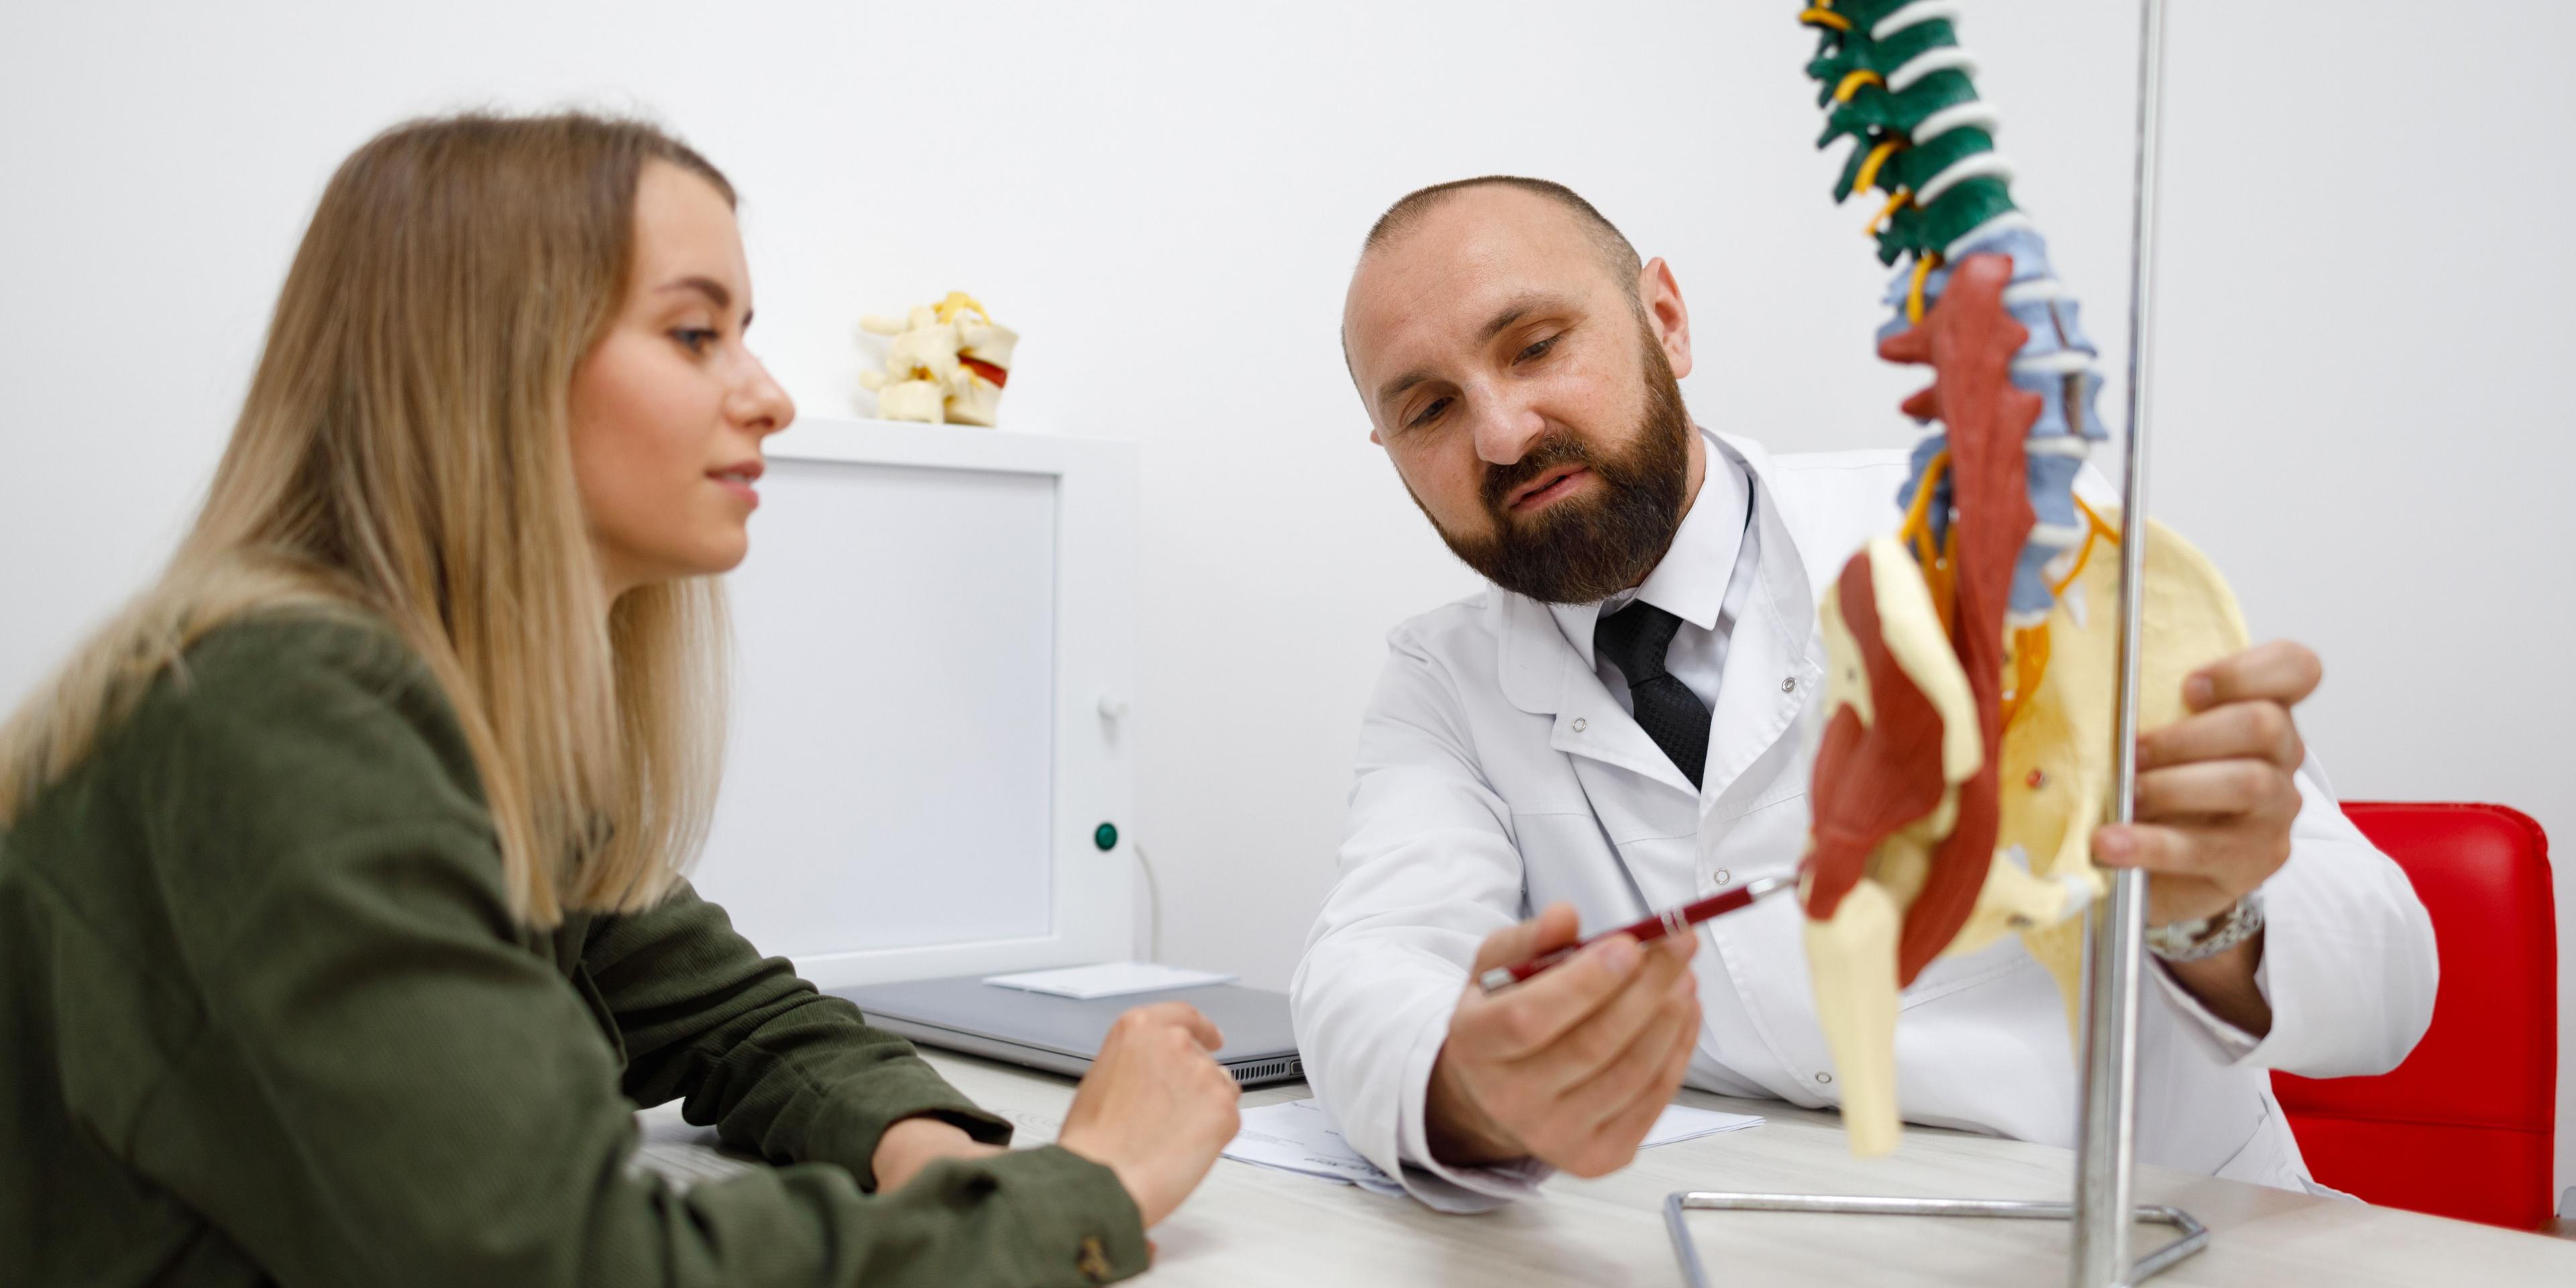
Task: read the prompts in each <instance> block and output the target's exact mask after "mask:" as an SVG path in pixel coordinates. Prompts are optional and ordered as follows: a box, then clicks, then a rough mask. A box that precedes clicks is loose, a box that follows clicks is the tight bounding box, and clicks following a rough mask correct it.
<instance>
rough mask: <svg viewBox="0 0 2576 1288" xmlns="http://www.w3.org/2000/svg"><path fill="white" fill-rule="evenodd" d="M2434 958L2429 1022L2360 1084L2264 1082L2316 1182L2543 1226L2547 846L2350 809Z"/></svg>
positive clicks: (2524, 825)
mask: <svg viewBox="0 0 2576 1288" xmlns="http://www.w3.org/2000/svg"><path fill="white" fill-rule="evenodd" d="M2344 813H2345V814H2346V815H2348V816H2350V817H2351V819H2352V821H2353V822H2354V823H2355V824H2357V825H2359V827H2360V828H2361V830H2362V833H2363V834H2364V835H2366V836H2368V837H2369V838H2370V839H2371V842H2372V843H2373V844H2375V845H2377V846H2378V847H2379V848H2380V850H2381V851H2383V852H2384V853H2386V854H2387V855H2388V857H2390V858H2392V859H2395V860H2396V861H2397V866H2399V867H2400V868H2403V869H2405V871H2406V875H2407V877H2408V878H2409V879H2410V880H2412V881H2413V882H2414V883H2415V893H2416V896H2417V897H2418V898H2420V899H2422V900H2423V901H2424V910H2425V912H2427V913H2428V914H2430V915H2431V916H2432V919H2433V939H2434V941H2435V943H2436V944H2438V945H2439V946H2440V949H2441V954H2442V982H2441V989H2440V991H2439V992H2437V993H2436V994H2435V995H2434V1000H2433V1024H2432V1027H2431V1028H2429V1029H2427V1030H2426V1031H2425V1033H2424V1040H2423V1041H2422V1042H2420V1043H2418V1044H2416V1047H2415V1050H2414V1052H2413V1053H2412V1054H2410V1055H2408V1056H2407V1057H2406V1062H2405V1063H2404V1064H2401V1065H2399V1066H2397V1068H2396V1069H2394V1070H2393V1071H2391V1072H2389V1073H2386V1074H2383V1075H2381V1076H2379V1077H2375V1078H2330V1079H2323V1080H2319V1079H2310V1078H2299V1077H2293V1076H2291V1075H2289V1074H2284V1073H2276V1074H2274V1075H2272V1087H2273V1089H2274V1091H2275V1092H2276V1093H2277V1094H2278V1095H2279V1096H2280V1098H2281V1106H2282V1108H2283V1109H2285V1110H2287V1111H2288V1112H2289V1118H2290V1127H2291V1130H2292V1132H2293V1133H2295V1134H2296V1135H2297V1136H2298V1139H2299V1150H2300V1152H2301V1153H2303V1154H2305V1155H2306V1156H2307V1160H2308V1168H2309V1170H2310V1171H2312V1172H2314V1173H2315V1175H2316V1178H2317V1179H2318V1180H2319V1181H2321V1182H2323V1183H2325V1184H2327V1185H2331V1186H2334V1187H2335V1188H2337V1189H2342V1190H2349V1191H2351V1192H2352V1193H2353V1194H2356V1195H2358V1196H2360V1197H2361V1198H2363V1199H2366V1200H2368V1201H2370V1202H2372V1203H2381V1204H2386V1205H2387V1206H2390V1207H2401V1208H2407V1209H2410V1210H2413V1211H2417V1212H2430V1213H2433V1214H2435V1215H2437V1216H2449V1217H2459V1218H2462V1219H2465V1220H2470V1221H2484V1222H2487V1223H2489V1224H2491V1225H2506V1226H2512V1227H2514V1228H2516V1229H2523V1230H2528V1229H2532V1228H2535V1227H2537V1226H2539V1225H2540V1224H2541V1223H2542V1222H2544V1221H2546V1220H2548V1219H2549V1215H2550V1212H2549V1204H2550V1164H2551V1161H2552V1153H2553V1149H2554V1145H2555V1140H2556V1126H2557V1098H2558V938H2557V925H2556V920H2555V910H2554V906H2553V903H2552V900H2551V895H2550V881H2549V839H2548V837H2547V836H2546V835H2544V834H2543V833H2542V832H2541V830H2540V825H2539V824H2538V823H2535V822H2533V821H2532V820H2531V819H2530V818H2529V817H2528V816H2526V815H2524V814H2522V813H2520V812H2518V811H2515V810H2511V809H2507V808H2505V807H2504V806H2501V805H2448V804H2422V805H2417V804H2395V803H2379V802H2352V803H2349V804H2346V805H2345V806H2344Z"/></svg>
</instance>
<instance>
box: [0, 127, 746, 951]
mask: <svg viewBox="0 0 2576 1288" xmlns="http://www.w3.org/2000/svg"><path fill="white" fill-rule="evenodd" d="M652 161H662V162H667V163H670V164H674V165H678V166H681V167H683V168H685V169H687V170H689V171H691V172H693V173H695V174H697V175H698V176H700V177H702V178H704V179H705V180H707V181H708V182H709V183H711V184H713V185H714V186H715V187H716V189H717V190H718V191H719V192H721V193H723V194H724V198H725V200H726V201H727V202H728V203H730V202H732V201H733V200H734V194H733V188H732V185H730V184H729V183H727V182H726V181H725V178H724V176H723V175H722V174H720V173H718V172H717V170H716V169H715V167H714V166H712V165H710V164H708V163H707V161H706V160H705V159H704V158H703V157H700V156H699V155H698V154H697V153H695V152H693V151H691V150H689V149H688V148H687V147H686V146H685V145H683V144H681V143H680V142H678V141H677V140H675V139H673V138H671V137H670V136H668V135H666V134H664V133H662V132H661V131H660V130H657V129H655V128H653V127H652V126H649V125H644V124H640V123H636V122H631V121H620V120H608V119H603V118H600V117H595V116H589V115H584V114H578V113H566V114H558V115H550V116H535V117H498V116H490V115H480V114H476V115H464V116H454V117H445V118H439V119H432V120H424V121H415V122H411V123H409V124H405V125H400V126H397V127H395V128H393V129H391V130H388V131H386V132H385V133H384V134H381V135H379V136H377V137H376V138H375V139H374V140H373V141H371V142H369V143H368V144H366V145H365V146H364V147H361V148H359V149H358V150H357V152H356V153H354V154H352V155H351V156H350V157H349V159H348V160H347V161H346V162H344V163H342V164H341V166H340V169H339V172H338V173H336V174H334V175H333V176H332V177H331V182H330V185H329V187H327V188H326V189H325V190H324V191H323V194H322V201H321V205H320V206H319V208H317V209H316V210H315V211H314V214H313V223H312V226H311V227H310V228H308V229H306V231H305V234H304V242H303V245H302V246H301V247H299V248H298V249H297V251H296V254H295V262H294V266H293V267H292V268H290V269H289V270H288V272H287V276H286V286H285V288H284V289H283V290H282V291H280V292H279V294H278V300H277V312H276V316H275V317H274V318H273V319H272V320H271V321H270V323H269V331H268V341H267V344H266V347H265V349H264V351H263V352H262V353H261V356H260V361H259V368H258V371H257V373H256V374H255V375H254V376H253V377H252V379H251V385H250V393H249V395H248V397H246V398H245V399H244V400H243V403H242V410H241V417H240V419H239V420H238V421H237V422H236V423H235V425H234V427H233V434H232V441H231V443H230V445H229V446H227V447H226V449H225V451H224V456H223V461H222V464H221V465H220V466H218V467H217V469H216V471H215V477H214V482H213V484H212V486H211V488H210V489H209V491H208V494H207V497H206V502H205V506H204V509H203V510H202V511H201V512H200V513H199V514H198V516H197V519H196V522H195V523H194V525H193V526H192V527H191V528H190V529H189V531H188V533H187V535H186V536H185V537H184V538H183V539H182V540H181V542H180V545H179V549H178V551H177V553H176V554H175V555H174V556H173V558H172V559H171V562H170V565H169V567H168V568H167V569H166V570H165V571H164V572H163V573H162V575H161V577H160V579H159V580H158V581H157V582H155V583H154V584H153V585H152V586H151V587H150V588H149V589H147V590H146V591H144V592H143V593H142V594H141V595H140V596H138V597H137V598H136V599H135V600H134V601H133V602H132V603H130V604H129V605H127V606H126V608H125V609H124V610H123V611H121V612H120V613H119V614H118V615H117V616H116V617H115V618H114V619H113V620H112V621H110V622H109V623H108V624H107V625H106V626H105V627H104V628H103V629H101V630H100V631H99V632H98V633H97V634H96V635H95V636H93V637H92V638H91V639H90V640H89V641H88V642H87V643H85V644H84V645H83V646H82V647H81V649H80V650H79V651H78V652H77V653H76V654H75V655H74V656H73V658H72V660H71V661H70V663H69V664H68V665H66V666H65V667H64V668H63V670H62V671H61V672H60V673H58V674H57V675H56V676H55V677H54V678H53V680H52V681H51V682H49V683H48V684H47V685H45V686H43V687H42V688H40V689H38V690H37V692H36V694H35V695H34V696H33V697H32V698H31V699H30V700H29V701H28V702H27V703H26V704H25V706H23V707H22V708H21V709H20V710H19V711H18V712H17V714H16V715H15V716H14V717H13V718H11V720H10V721H9V723H8V724H7V726H6V727H5V728H0V825H5V824H7V823H8V822H9V821H10V820H11V819H13V818H15V817H16V816H17V814H18V812H19V810H20V809H21V808H22V807H24V806H25V805H26V804H27V803H28V802H29V801H30V800H32V799H33V798H34V797H35V796H36V795H37V794H38V793H39V792H41V791H42V790H43V789H44V788H46V787H47V786H49V785H51V784H52V783H54V782H56V781H58V780H60V779H61V778H62V777H63V776H64V775H65V774H67V773H69V772H70V771H71V770H72V769H73V768H75V767H76V766H78V765H79V764H80V763H81V761H82V760H83V759H84V758H86V757H87V756H88V755H89V754H90V752H91V751H92V749H93V748H94V747H95V746H96V745H97V743H98V741H99V739H100V738H101V737H102V736H104V735H105V734H106V732H107V731H108V730H110V729H111V728H113V727H114V725H115V724H116V723H117V722H118V721H119V720H121V719H122V718H124V716H125V715H126V714H127V713H129V712H130V711H131V710H132V708H133V705H134V704H135V702H136V701H138V700H139V699H140V698H141V696H142V694H143V692H144V690H145V689H147V688H148V687H149V686H150V685H151V683H152V681H153V680H154V679H155V677H157V676H158V675H159V674H160V673H161V672H162V671H163V670H164V669H167V668H172V667H174V666H176V664H177V663H178V661H179V658H180V655H181V653H182V652H184V651H185V650H186V649H187V648H188V647H189V646H190V645H192V644H193V643H195V642H196V641H197V640H198V639H200V638H202V637H203V636H204V635H205V634H206V633H207V632H209V631H212V630H214V629H215V628H216V627H219V626H221V625H223V624H225V623H227V622H230V621H233V620H236V619H239V618H241V617H243V616H244V615H246V614H251V613H256V612H262V611H268V610H274V609H279V608H285V607H290V606H300V607H307V608H322V609H325V610H349V609H354V610H358V611H360V612H364V613H367V614H372V615H373V616H375V617H377V618H380V619H382V620H383V621H384V622H386V623H388V624H390V625H391V627H392V628H393V630H394V631H395V632H396V633H398V634H399V635H400V636H401V637H402V638H403V640H404V641H405V642H407V643H408V644H409V645H410V646H411V647H412V648H413V649H415V650H417V651H418V652H419V654H420V655H421V657H422V658H424V659H425V660H426V661H427V663H428V666H429V669H430V671H431V673H432V674H433V675H435V676H436V678H437V680H438V682H439V684H440V686H441V687H442V688H443V689H444V690H445V692H446V695H447V698H448V700H449V701H450V703H452V704H453V706H454V707H455V711H456V716H457V718H458V720H459V721H461V722H462V724H463V726H464V729H465V735H466V738H467V740H468V742H469V744H470V745H471V747H472V748H473V753H474V762H475V767H476V769H477V771H478V772H479V774H480V777H481V779H482V788H483V793H484V797H485V800H486V802H487V803H488V805H489V808H490V810H491V816H492V825H493V830H494V832H495V833H496V834H497V837H498V840H499V843H500V849H501V856H502V861H503V865H504V868H505V870H506V875H507V880H508V884H509V889H510V891H511V895H512V899H513V902H514V904H515V906H516V909H517V911H518V912H519V914H520V916H521V917H522V918H523V919H524V920H526V921H527V922H528V923H529V924H531V925H534V926H538V927H550V926H553V925H556V924H558V923H559V922H560V921H561V920H562V917H563V914H564V912H565V910H566V909H603V910H632V909H636V908H640V907H643V906H646V905H649V904H650V903H652V902H653V901H654V900H655V899H657V898H659V897H660V896H661V895H662V894H664V893H665V892H667V891H668V890H669V888H670V886H671V884H672V882H673V881H674V880H675V879H676V876H677V872H678V870H679V867H680V863H681V861H682V860H684V859H685V858H687V857H689V856H692V855H694V854H695V853H696V850H697V847H698V844H699V842H700V841H701V840H702V839H703V837H704V835H705V831H706V823H707V817H708V814H709V812H710V810H711V809H712V807H713V803H714V797H715V787H716V776H717V769H718V760H719V757H720V755H721V747H722V741H723V735H722V723H723V691H722V688H723V679H724V657H723V651H724V647H725V642H726V638H727V632H726V626H725V617H724V601H723V598H722V592H721V588H720V587H719V585H718V584H717V583H716V581H715V580H714V579H712V578H694V579H690V580H687V581H680V582H666V583H661V584H657V585H650V586H646V587H643V588H641V589H638V590H634V591H630V592H628V593H627V594H625V595H624V596H622V597H621V598H619V599H618V600H617V601H616V603H615V605H614V606H613V607H612V606H611V605H610V604H609V603H608V602H607V601H606V593H607V592H606V591H605V589H604V588H603V585H602V582H601V579H600V573H599V569H598V567H597V566H596V556H595V554H594V551H593V548H592V546H591V543H590V538H589V535H588V530H587V526H586V524H585V523H584V521H583V517H582V509H581V501H580V497H579V495H578V493H577V492H576V490H575V487H574V482H573V466H572V453H571V440H570V436H569V433H568V419H569V408H568V399H569V391H570V389H571V387H572V378H573V370H574V367H575V365H576V364H578V363H579V362H580V361H581V359H582V357H583V355H584V354H586V353H588V352H589V350H590V348H591V346H592V345H593V344H594V343H596V342H597V341H598V340H599V339H600V338H601V337H602V336H603V335H604V334H605V333H606V331H607V329H608V327H609V325H610V323H611V321H612V319H614V317H615V316H616V314H617V310H618V308H619V306H620V304H621V302H622V297H623V296H624V293H625V284H626V277H627V272H628V268H629V263H630V260H631V259H632V257H633V254H634V227H635V218H634V216H635V192H636V180H637V178H638V176H639V175H640V174H641V172H642V170H643V169H644V167H645V165H646V164H647V163H648V162H652ZM181 678H182V679H184V672H182V674H181Z"/></svg>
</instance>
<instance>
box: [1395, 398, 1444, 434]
mask: <svg viewBox="0 0 2576 1288" xmlns="http://www.w3.org/2000/svg"><path fill="white" fill-rule="evenodd" d="M1448 405H1449V400H1448V399H1446V398H1434V399H1432V400H1431V405H1430V406H1428V407H1425V408H1423V409H1422V410H1421V411H1420V412H1417V413H1415V415H1414V417H1413V419H1411V420H1409V421H1406V422H1405V425H1406V427H1407V428H1411V427H1414V426H1419V425H1428V424H1430V423H1431V422H1432V421H1433V420H1434V419H1435V418H1437V417H1438V416H1439V415H1440V412H1441V410H1442V409H1443V408H1446V407H1447V406H1448Z"/></svg>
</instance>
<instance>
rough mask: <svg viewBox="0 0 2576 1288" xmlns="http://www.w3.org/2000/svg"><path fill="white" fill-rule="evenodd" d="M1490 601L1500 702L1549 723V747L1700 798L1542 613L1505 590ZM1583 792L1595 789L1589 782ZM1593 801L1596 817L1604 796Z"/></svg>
mask: <svg viewBox="0 0 2576 1288" xmlns="http://www.w3.org/2000/svg"><path fill="white" fill-rule="evenodd" d="M1494 593H1495V595H1496V596H1498V597H1499V599H1500V600H1501V603H1500V604H1499V605H1497V608H1498V610H1499V613H1500V617H1501V621H1500V628H1501V634H1502V650H1501V652H1502V665H1501V674H1502V683H1503V696H1504V697H1506V698H1508V699H1510V701H1511V703H1512V705H1513V706H1516V707H1518V708H1520V709H1521V710H1523V711H1526V712H1529V713H1530V714H1532V715H1544V716H1553V717H1555V720H1556V723H1555V726H1554V727H1553V728H1552V729H1550V730H1549V732H1548V745H1549V746H1550V747H1553V748H1555V749H1556V750H1558V751H1561V752H1564V753H1565V754H1566V755H1569V756H1575V757H1579V758H1581V759H1584V760H1590V761H1596V762H1599V763H1601V764H1605V765H1615V766H1617V767H1619V768H1621V769H1624V770H1628V771H1631V772H1633V773H1637V774H1642V775H1644V776H1645V777H1647V778H1650V779H1652V780H1654V781H1655V782H1657V783H1660V784H1663V785H1664V786H1666V787H1669V788H1671V789H1673V790H1675V791H1679V792H1682V793H1684V794H1685V795H1697V794H1698V793H1697V791H1696V789H1694V788H1693V787H1692V786H1691V783H1690V780H1689V779H1687V778H1684V777H1682V771H1681V770H1679V769H1678V768H1675V767H1674V765H1673V762H1672V758H1671V757H1669V756H1666V755H1665V754H1664V749H1663V748H1661V747H1658V746H1656V745H1655V740H1654V739H1653V738H1651V737H1649V736H1647V734H1646V730H1645V728H1644V727H1643V726H1641V725H1639V724H1638V723H1637V721H1636V718H1635V717H1634V716H1631V715H1629V714H1628V713H1627V712H1626V711H1623V710H1621V709H1620V707H1619V703H1618V700H1617V699H1615V698H1613V697H1611V696H1610V690H1609V689H1607V688H1605V687H1604V686H1603V685H1602V683H1601V677H1600V676H1599V675H1598V674H1596V673H1594V671H1593V669H1592V668H1591V667H1589V666H1586V665H1584V664H1583V655H1582V654H1581V653H1578V652H1576V651H1575V649H1574V645H1572V644H1571V643H1568V642H1567V641H1566V638H1565V632H1563V631H1561V630H1559V629H1557V625H1556V618H1555V617H1554V616H1552V615H1550V614H1549V612H1548V611H1547V608H1546V606H1545V605H1543V604H1540V603H1539V602H1538V601H1536V600H1534V599H1531V598H1529V597H1528V596H1526V595H1517V594H1513V593H1512V592H1510V591H1506V590H1501V589H1497V590H1496V591H1495V592H1494ZM1578 768H1580V767H1579V766H1578ZM1585 785H1586V788H1587V790H1588V789H1590V788H1591V787H1593V784H1592V783H1591V782H1590V781H1589V778H1588V777H1587V781H1586V784H1585ZM1592 795H1593V801H1594V808H1595V811H1596V812H1597V811H1598V810H1599V808H1600V806H1601V804H1602V803H1603V795H1602V794H1601V793H1598V792H1593V793H1592ZM1613 795H1614V796H1615V795H1616V794H1613ZM1602 821H1603V823H1604V824H1605V825H1611V827H1612V835H1614V836H1615V835H1618V834H1619V829H1618V828H1617V827H1616V826H1615V823H1614V820H1611V819H1607V818H1605V819H1603V820H1602Z"/></svg>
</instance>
